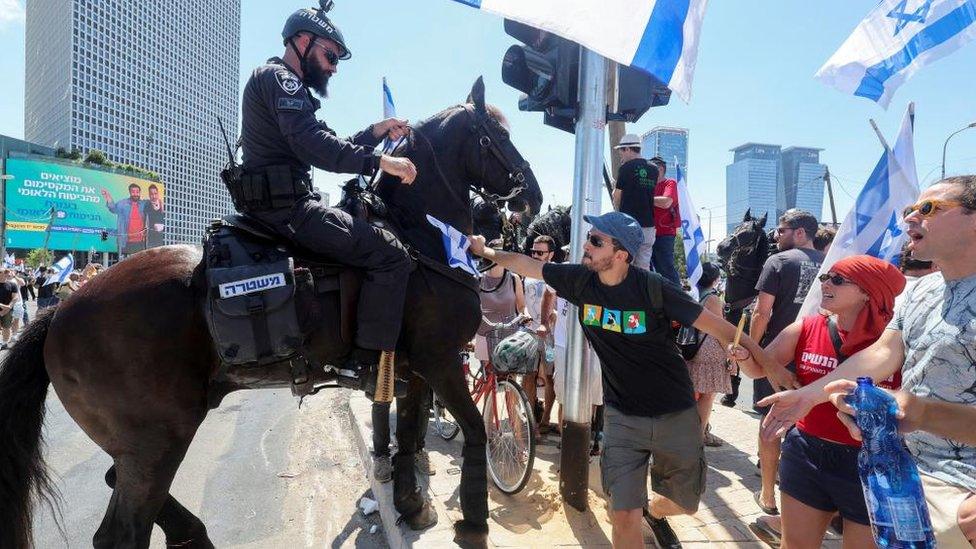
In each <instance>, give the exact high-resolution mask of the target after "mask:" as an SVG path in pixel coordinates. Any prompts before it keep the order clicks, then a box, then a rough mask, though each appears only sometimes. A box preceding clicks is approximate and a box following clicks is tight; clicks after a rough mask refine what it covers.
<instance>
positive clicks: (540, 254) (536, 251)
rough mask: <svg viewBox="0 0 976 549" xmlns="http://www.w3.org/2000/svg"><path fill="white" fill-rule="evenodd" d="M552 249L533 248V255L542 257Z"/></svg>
mask: <svg viewBox="0 0 976 549" xmlns="http://www.w3.org/2000/svg"><path fill="white" fill-rule="evenodd" d="M551 251H552V250H532V255H533V256H538V257H542V256H544V255H546V254H547V253H549V252H551Z"/></svg>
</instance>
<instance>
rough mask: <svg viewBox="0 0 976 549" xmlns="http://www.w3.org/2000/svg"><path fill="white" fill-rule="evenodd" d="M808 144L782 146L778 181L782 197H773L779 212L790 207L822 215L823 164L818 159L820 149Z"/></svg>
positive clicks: (824, 167) (824, 169)
mask: <svg viewBox="0 0 976 549" xmlns="http://www.w3.org/2000/svg"><path fill="white" fill-rule="evenodd" d="M822 150H823V149H815V148H810V147H787V148H785V149H783V157H782V158H783V163H782V168H781V169H782V184H781V185H780V187H779V190H778V191H777V192H778V193H779V192H780V191H781V192H782V195H783V199H782V200H781V201H780V200H779V194H777V201H778V203H779V205H780V207H781V208H782V209H780V211H779V213H780V214H782V213H783V212H785V211H786V210H788V209H790V208H800V209H801V210H806V211H808V212H810V213H812V214H813V215H815V216H816V217H817V219H818V220H819V219H821V216H822V215H823V195H824V173H825V171H826V169H827V167H826V166H824V165H823V164H821V163H820V151H822Z"/></svg>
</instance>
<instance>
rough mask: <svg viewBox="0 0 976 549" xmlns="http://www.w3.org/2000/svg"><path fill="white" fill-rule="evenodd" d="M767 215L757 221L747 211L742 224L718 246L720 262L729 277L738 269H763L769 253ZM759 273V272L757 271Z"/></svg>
mask: <svg viewBox="0 0 976 549" xmlns="http://www.w3.org/2000/svg"><path fill="white" fill-rule="evenodd" d="M765 226H766V214H763V215H762V217H760V218H758V219H755V218H753V217H752V215H751V214H750V211H749V210H746V214H745V216H743V218H742V223H741V224H739V226H738V227H736V228H735V230H733V231H732V233H731V234H729V235H728V236H726V237H725V238H724V239H723V240H722V241H721V242H719V244H718V248H717V249H716V251H717V253H718V258H719V262H720V263H721V265H722V268H723V269H724V270H725V272H726V273H728V274H729V276H733V274H734V272H735V270H736V269H737V268H738V269H761V268H762V264H763V262H765V260H766V257H767V252H768V243H769V241H768V239H767V237H766V231H765V230H764V227H765ZM757 272H758V271H757Z"/></svg>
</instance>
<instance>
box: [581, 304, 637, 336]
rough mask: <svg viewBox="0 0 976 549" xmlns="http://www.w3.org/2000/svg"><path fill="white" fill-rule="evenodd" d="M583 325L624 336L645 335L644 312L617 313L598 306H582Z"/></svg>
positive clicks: (614, 310)
mask: <svg viewBox="0 0 976 549" xmlns="http://www.w3.org/2000/svg"><path fill="white" fill-rule="evenodd" d="M583 324H584V325H586V326H593V327H595V328H603V329H604V330H606V331H608V332H617V333H618V334H619V333H624V334H633V335H636V334H645V333H647V314H646V313H645V312H644V311H618V310H616V309H607V308H605V307H601V306H599V305H590V304H585V305H583Z"/></svg>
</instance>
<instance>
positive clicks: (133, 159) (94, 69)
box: [24, 0, 240, 243]
mask: <svg viewBox="0 0 976 549" xmlns="http://www.w3.org/2000/svg"><path fill="white" fill-rule="evenodd" d="M26 43H27V60H26V65H27V70H26V72H27V75H26V98H25V124H24V127H25V132H24V133H25V137H26V139H27V140H28V141H33V142H36V143H40V144H43V145H48V146H51V147H55V148H57V147H63V148H65V149H66V150H71V149H77V150H79V151H80V152H82V153H86V152H87V151H89V150H92V149H98V150H101V151H103V152H105V154H106V155H107V156H108V158H109V160H111V161H113V162H117V163H123V164H133V165H136V166H139V167H141V168H145V169H148V170H152V171H154V172H156V173H158V174H159V176H160V179H161V180H162V182H163V183H164V184H165V185H166V196H165V197H164V200H165V207H166V219H167V227H166V231H165V234H166V242H167V243H174V242H198V241H199V240H200V238H201V236H202V234H203V229H204V227H205V226H206V224H207V223H208V222H209V221H210V220H211V219H214V218H216V217H218V216H220V215H222V214H225V213H227V212H229V211H231V210H232V206H231V203H230V197H229V196H228V194H227V191H226V190H225V189H224V187H223V185H222V184H221V182H220V178H219V173H220V169H221V167H222V166H223V165H224V164H225V163H226V159H227V152H226V149H225V148H224V143H223V138H222V137H221V135H220V130H219V129H218V127H217V118H218V117H219V118H220V119H221V120H222V121H223V123H224V127H225V128H226V129H227V133H228V136H229V138H230V141H231V143H233V142H234V141H236V135H237V119H238V114H239V112H240V109H239V98H240V96H239V94H238V88H239V84H238V78H239V64H240V61H239V58H240V55H239V49H240V0H206V1H204V2H197V1H189V0H163V1H160V2H118V1H114V2H105V1H101V0H31V1H30V2H28V3H27V24H26Z"/></svg>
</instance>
